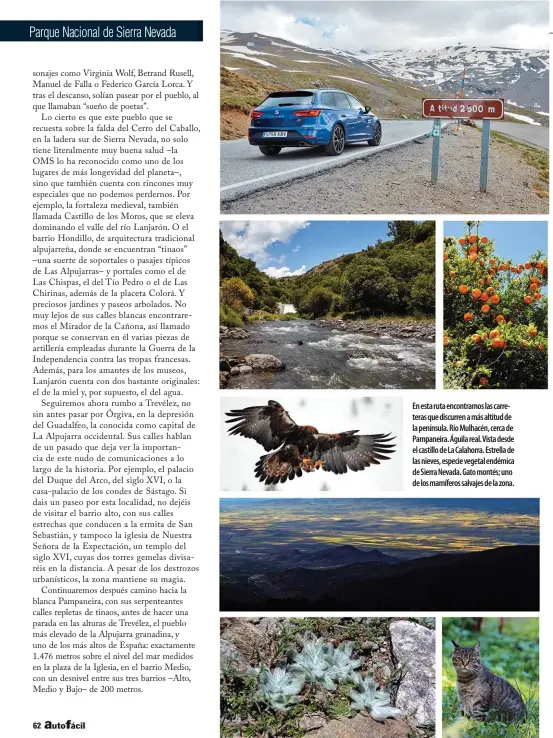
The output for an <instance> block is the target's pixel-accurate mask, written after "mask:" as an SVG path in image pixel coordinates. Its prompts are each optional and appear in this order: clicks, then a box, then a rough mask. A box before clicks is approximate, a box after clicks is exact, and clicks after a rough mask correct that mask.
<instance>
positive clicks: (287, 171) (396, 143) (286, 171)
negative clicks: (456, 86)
mask: <svg viewBox="0 0 553 738" xmlns="http://www.w3.org/2000/svg"><path fill="white" fill-rule="evenodd" d="M444 127H445V126H444ZM429 135H430V132H428V133H419V134H417V135H416V136H410V137H409V138H404V139H402V140H401V141H394V142H393V143H389V144H384V146H375V147H374V149H372V150H369V151H365V152H363V156H360V155H359V152H358V151H354V152H352V153H351V154H346V155H345V156H340V157H339V158H338V159H337V160H332V163H331V161H329V162H320V161H316V162H312V163H311V164H304V165H303V166H301V167H295V168H294V169H284V170H282V171H280V172H275V173H274V174H265V175H264V176H263V177H255V178H254V179H246V180H244V181H243V182H236V183H235V184H230V185H225V186H224V187H221V192H224V191H225V190H233V189H236V187H244V186H245V185H250V184H255V183H256V182H264V181H266V180H268V179H274V177H283V176H286V175H288V174H292V173H294V172H301V171H303V170H305V169H312V168H313V167H319V168H320V169H331V168H332V166H333V165H337V164H339V163H340V162H343V161H344V160H345V159H351V158H353V157H355V158H357V159H362V158H364V157H365V156H370V155H371V154H378V152H379V151H384V149H391V148H394V147H396V146H401V145H402V144H405V143H409V141H414V140H415V139H417V138H425V137H428V136H429ZM325 164H326V166H325Z"/></svg>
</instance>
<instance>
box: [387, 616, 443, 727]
mask: <svg viewBox="0 0 553 738" xmlns="http://www.w3.org/2000/svg"><path fill="white" fill-rule="evenodd" d="M390 637H391V640H392V651H393V653H394V657H395V659H396V661H397V664H398V669H400V670H401V672H402V674H403V676H402V679H401V683H400V685H399V688H398V691H397V696H396V707H398V708H399V709H400V710H402V711H403V712H404V713H405V714H406V715H408V716H409V717H410V718H411V719H412V721H413V722H414V723H415V724H416V725H431V724H432V723H434V720H435V702H436V693H435V690H436V680H435V647H436V633H435V631H433V630H430V629H429V628H425V627H424V626H423V625H419V624H418V623H413V622H411V621H410V620H397V621H395V622H393V623H392V624H391V625H390Z"/></svg>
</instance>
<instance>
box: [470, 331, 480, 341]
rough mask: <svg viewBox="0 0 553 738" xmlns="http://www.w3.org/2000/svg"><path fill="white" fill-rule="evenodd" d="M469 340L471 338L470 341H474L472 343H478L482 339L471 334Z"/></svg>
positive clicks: (476, 334)
mask: <svg viewBox="0 0 553 738" xmlns="http://www.w3.org/2000/svg"><path fill="white" fill-rule="evenodd" d="M471 338H472V340H473V341H474V343H480V342H481V340H482V339H481V338H480V336H479V335H478V333H473V334H472V336H471Z"/></svg>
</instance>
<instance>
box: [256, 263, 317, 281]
mask: <svg viewBox="0 0 553 738" xmlns="http://www.w3.org/2000/svg"><path fill="white" fill-rule="evenodd" d="M263 271H264V272H265V274H267V275H268V276H269V277H276V278H277V279H280V278H281V277H297V276H298V275H300V274H305V272H306V271H307V267H306V266H305V264H302V265H301V267H300V268H299V269H296V270H295V271H291V270H290V267H287V266H283V267H279V268H278V269H277V267H267V269H263Z"/></svg>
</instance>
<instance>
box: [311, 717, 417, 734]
mask: <svg viewBox="0 0 553 738" xmlns="http://www.w3.org/2000/svg"><path fill="white" fill-rule="evenodd" d="M408 736H409V728H408V726H407V725H406V724H405V723H404V722H403V721H401V720H391V719H389V720H385V721H384V722H382V723H380V722H377V721H376V720H373V719H372V717H370V716H368V715H356V716H355V717H354V718H344V719H342V720H331V721H330V722H329V723H327V724H326V725H325V726H324V728H320V729H319V730H316V731H314V732H313V733H310V734H309V738H408Z"/></svg>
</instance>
